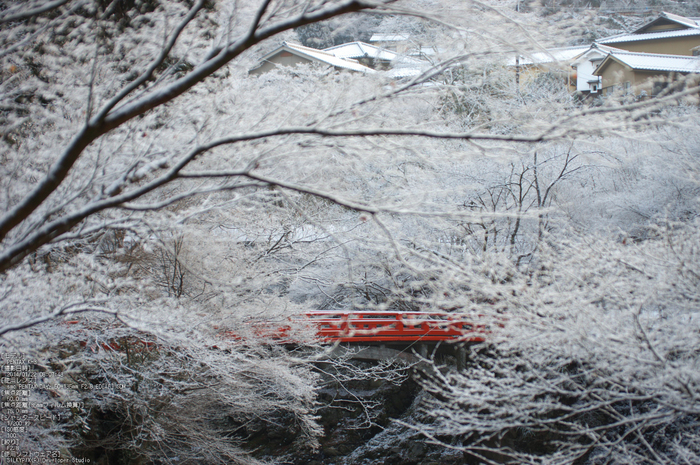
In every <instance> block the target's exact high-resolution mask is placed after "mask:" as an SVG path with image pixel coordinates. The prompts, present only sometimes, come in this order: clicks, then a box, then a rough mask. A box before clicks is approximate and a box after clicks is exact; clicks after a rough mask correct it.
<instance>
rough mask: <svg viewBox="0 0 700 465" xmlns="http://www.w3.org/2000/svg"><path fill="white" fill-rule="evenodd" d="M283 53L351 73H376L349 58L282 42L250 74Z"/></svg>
mask: <svg viewBox="0 0 700 465" xmlns="http://www.w3.org/2000/svg"><path fill="white" fill-rule="evenodd" d="M285 51H286V52H289V53H291V54H293V55H296V56H299V57H302V58H306V59H307V60H309V61H315V62H320V63H326V64H328V65H331V66H334V67H336V68H342V69H349V70H352V71H359V72H362V73H376V71H375V70H373V69H372V68H369V67H367V66H365V65H363V64H360V63H359V62H357V61H356V60H353V59H351V58H340V57H337V56H335V55H333V54H331V53H328V52H325V51H323V50H318V49H315V48H311V47H305V46H303V45H301V44H295V43H292V42H284V43H283V44H282V45H281V46H279V47H277V48H276V49H274V50H273V51H271V52H270V53H268V54H267V55H265V56H264V57H263V58H262V59H261V60H260V63H259V64H258V65H257V66H256V67H255V68H253V69H252V70H251V72H252V71H254V70H256V69H257V68H259V67H260V66H262V65H263V63H265V62H266V61H268V60H269V59H270V58H272V57H273V56H275V55H277V54H279V53H281V52H285Z"/></svg>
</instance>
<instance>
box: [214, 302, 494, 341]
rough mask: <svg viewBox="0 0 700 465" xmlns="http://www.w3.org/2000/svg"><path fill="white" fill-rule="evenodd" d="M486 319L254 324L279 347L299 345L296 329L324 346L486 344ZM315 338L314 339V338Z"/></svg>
mask: <svg viewBox="0 0 700 465" xmlns="http://www.w3.org/2000/svg"><path fill="white" fill-rule="evenodd" d="M475 319H476V320H479V319H483V317H481V318H480V317H479V316H475V315H465V314H458V313H431V312H351V311H324V310H318V311H310V312H306V313H304V314H303V316H302V318H300V319H294V320H293V323H291V324H283V325H278V326H277V327H273V326H275V325H274V323H272V324H271V323H269V322H252V323H251V324H250V329H251V330H252V335H254V336H257V337H262V338H266V339H272V340H275V341H277V342H279V343H298V342H303V341H300V340H299V335H296V328H301V332H303V330H304V329H306V330H310V332H311V333H314V334H315V337H316V338H317V339H320V340H321V341H324V342H343V343H391V342H398V343H411V342H439V341H450V342H483V341H484V340H485V337H486V335H487V334H488V333H489V327H488V325H486V324H485V323H483V322H482V323H480V324H477V323H476V322H475ZM226 335H227V336H230V337H234V338H236V339H245V336H244V335H243V334H239V333H237V332H235V331H227V332H226ZM312 337H313V336H312Z"/></svg>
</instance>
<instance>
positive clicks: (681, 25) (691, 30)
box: [596, 13, 700, 56]
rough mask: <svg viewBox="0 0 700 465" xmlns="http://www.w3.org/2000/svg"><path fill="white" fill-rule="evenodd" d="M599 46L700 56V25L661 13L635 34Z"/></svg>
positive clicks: (607, 40)
mask: <svg viewBox="0 0 700 465" xmlns="http://www.w3.org/2000/svg"><path fill="white" fill-rule="evenodd" d="M596 43H598V44H602V45H608V46H611V47H615V48H619V49H622V50H628V51H630V52H642V53H658V54H664V55H687V56H693V55H694V54H695V55H697V53H698V51H697V47H699V46H700V24H698V22H697V21H696V20H695V19H694V18H686V17H683V16H678V15H674V14H671V13H661V14H660V15H659V16H658V17H657V18H656V19H655V20H653V21H652V22H650V23H648V24H646V25H644V26H642V27H640V28H639V29H637V30H636V31H634V32H631V33H628V34H620V35H617V36H612V37H607V38H605V39H601V40H598V41H596Z"/></svg>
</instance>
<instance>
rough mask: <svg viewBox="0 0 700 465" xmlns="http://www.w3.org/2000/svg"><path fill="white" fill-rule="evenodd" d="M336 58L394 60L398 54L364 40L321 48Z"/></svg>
mask: <svg viewBox="0 0 700 465" xmlns="http://www.w3.org/2000/svg"><path fill="white" fill-rule="evenodd" d="M323 51H324V52H327V53H330V54H332V55H334V56H336V57H338V58H363V57H368V58H376V59H379V60H387V61H391V60H394V59H395V58H396V57H397V56H398V55H397V54H396V53H394V52H391V51H389V50H385V49H383V48H380V47H377V46H376V45H371V44H366V43H364V42H359V41H357V42H350V43H347V44H341V45H336V46H334V47H329V48H326V49H324V50H323Z"/></svg>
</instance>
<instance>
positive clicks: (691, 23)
mask: <svg viewBox="0 0 700 465" xmlns="http://www.w3.org/2000/svg"><path fill="white" fill-rule="evenodd" d="M669 22H671V23H676V24H677V25H679V26H681V27H682V28H696V27H698V23H697V21H696V20H695V19H694V18H686V17H685V16H680V15H674V14H673V13H667V12H665V11H664V12H662V13H661V14H659V16H658V18H656V19H654V20H653V21H652V22H650V23H647V24H645V25H644V26H642V27H640V28H639V29H637V30H636V31H634V32H633V34H641V33H643V32H644V31H646V30H647V29H649V28H650V27H653V26H654V25H656V24H659V23H666V24H668V23H669Z"/></svg>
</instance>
